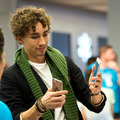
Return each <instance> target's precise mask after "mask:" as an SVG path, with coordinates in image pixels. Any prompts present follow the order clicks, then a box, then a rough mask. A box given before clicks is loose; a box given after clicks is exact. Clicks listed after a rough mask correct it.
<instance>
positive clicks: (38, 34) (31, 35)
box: [30, 33, 39, 36]
mask: <svg viewBox="0 0 120 120" xmlns="http://www.w3.org/2000/svg"><path fill="white" fill-rule="evenodd" d="M32 35H39V33H31V34H30V36H32Z"/></svg>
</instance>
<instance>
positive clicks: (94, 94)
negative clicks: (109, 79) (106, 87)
mask: <svg viewBox="0 0 120 120" xmlns="http://www.w3.org/2000/svg"><path fill="white" fill-rule="evenodd" d="M100 93H101V91H99V92H98V93H96V94H93V93H92V92H90V95H91V96H96V95H99V94H100Z"/></svg>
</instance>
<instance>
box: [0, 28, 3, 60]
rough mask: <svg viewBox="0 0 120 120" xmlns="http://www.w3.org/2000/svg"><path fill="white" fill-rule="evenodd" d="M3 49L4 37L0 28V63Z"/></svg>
mask: <svg viewBox="0 0 120 120" xmlns="http://www.w3.org/2000/svg"><path fill="white" fill-rule="evenodd" d="M3 47H4V35H3V32H2V29H1V28H0V61H1V60H2V53H3Z"/></svg>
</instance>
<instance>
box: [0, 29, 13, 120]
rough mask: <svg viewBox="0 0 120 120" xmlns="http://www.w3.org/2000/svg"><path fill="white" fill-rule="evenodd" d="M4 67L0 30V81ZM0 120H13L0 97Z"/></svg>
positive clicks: (2, 41)
mask: <svg viewBox="0 0 120 120" xmlns="http://www.w3.org/2000/svg"><path fill="white" fill-rule="evenodd" d="M4 66H5V52H4V36H3V32H2V29H1V28H0V80H1V76H2V73H3V70H4ZM0 83H1V82H0ZM0 96H1V93H0ZM0 120H13V119H12V114H11V111H10V110H9V108H8V106H7V105H6V104H5V103H3V102H2V101H1V97H0Z"/></svg>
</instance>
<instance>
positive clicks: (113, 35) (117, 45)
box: [108, 0, 120, 65]
mask: <svg viewBox="0 0 120 120" xmlns="http://www.w3.org/2000/svg"><path fill="white" fill-rule="evenodd" d="M108 6H109V11H108V30H109V36H108V38H109V43H110V44H111V45H112V46H113V48H114V50H115V52H116V53H117V55H118V63H119V65H120V13H119V11H120V0H114V1H113V0H109V4H108Z"/></svg>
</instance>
